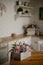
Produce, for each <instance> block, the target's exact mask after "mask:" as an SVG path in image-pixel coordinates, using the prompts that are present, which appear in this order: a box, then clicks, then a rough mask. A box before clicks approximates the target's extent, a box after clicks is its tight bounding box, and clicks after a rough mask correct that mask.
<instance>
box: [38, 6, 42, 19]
mask: <svg viewBox="0 0 43 65" xmlns="http://www.w3.org/2000/svg"><path fill="white" fill-rule="evenodd" d="M39 19H40V20H43V7H40V8H39Z"/></svg>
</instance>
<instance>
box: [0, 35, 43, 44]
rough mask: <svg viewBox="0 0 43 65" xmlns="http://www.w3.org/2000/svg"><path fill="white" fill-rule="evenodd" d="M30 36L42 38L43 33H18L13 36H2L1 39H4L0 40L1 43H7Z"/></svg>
mask: <svg viewBox="0 0 43 65" xmlns="http://www.w3.org/2000/svg"><path fill="white" fill-rule="evenodd" d="M29 36H32V37H39V38H41V39H43V35H42V36H41V35H40V36H36V35H23V34H22V35H17V36H16V37H12V36H8V37H4V38H0V39H2V40H1V41H0V44H1V43H6V42H10V41H12V40H16V39H20V38H26V37H29Z"/></svg>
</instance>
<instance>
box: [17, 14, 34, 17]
mask: <svg viewBox="0 0 43 65" xmlns="http://www.w3.org/2000/svg"><path fill="white" fill-rule="evenodd" d="M17 16H19V17H31V16H33V15H28V14H21V15H19V14H18V15H17Z"/></svg>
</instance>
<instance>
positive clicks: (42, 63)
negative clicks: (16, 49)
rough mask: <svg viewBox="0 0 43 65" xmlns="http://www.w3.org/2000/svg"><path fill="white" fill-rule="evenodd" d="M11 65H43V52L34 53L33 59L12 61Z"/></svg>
mask: <svg viewBox="0 0 43 65" xmlns="http://www.w3.org/2000/svg"><path fill="white" fill-rule="evenodd" d="M10 65H43V51H40V52H32V54H31V57H28V58H26V59H25V60H23V61H14V60H13V59H11V62H10Z"/></svg>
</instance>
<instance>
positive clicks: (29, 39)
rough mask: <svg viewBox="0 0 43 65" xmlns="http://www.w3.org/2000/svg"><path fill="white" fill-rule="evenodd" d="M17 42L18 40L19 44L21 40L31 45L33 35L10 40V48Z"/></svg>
mask: <svg viewBox="0 0 43 65" xmlns="http://www.w3.org/2000/svg"><path fill="white" fill-rule="evenodd" d="M15 42H16V44H19V42H25V44H28V45H31V36H29V37H26V38H21V39H16V40H12V41H10V42H8V50H11V49H12V44H14V43H15Z"/></svg>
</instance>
